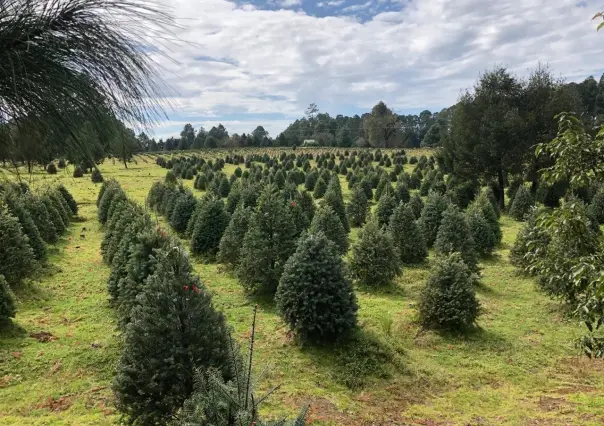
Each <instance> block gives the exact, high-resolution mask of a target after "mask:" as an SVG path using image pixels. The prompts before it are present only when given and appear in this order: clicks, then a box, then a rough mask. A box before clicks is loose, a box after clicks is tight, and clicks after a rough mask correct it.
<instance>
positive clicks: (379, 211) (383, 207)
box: [375, 191, 397, 226]
mask: <svg viewBox="0 0 604 426" xmlns="http://www.w3.org/2000/svg"><path fill="white" fill-rule="evenodd" d="M396 205H397V202H396V199H395V198H394V196H393V195H392V194H391V193H390V191H386V192H384V194H382V196H381V197H380V201H378V204H377V207H376V209H375V217H376V219H377V221H378V225H379V226H385V225H388V223H389V222H390V216H392V213H394V209H396Z"/></svg>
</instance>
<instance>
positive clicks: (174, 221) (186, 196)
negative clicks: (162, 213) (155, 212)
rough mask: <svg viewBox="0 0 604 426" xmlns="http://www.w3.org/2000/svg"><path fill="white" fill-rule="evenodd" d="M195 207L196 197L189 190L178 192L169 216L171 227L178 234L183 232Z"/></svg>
mask: <svg viewBox="0 0 604 426" xmlns="http://www.w3.org/2000/svg"><path fill="white" fill-rule="evenodd" d="M196 207H197V199H196V198H195V197H194V196H193V194H192V193H191V192H189V191H186V192H184V193H182V194H180V196H179V197H178V199H177V200H176V204H175V205H174V209H173V210H172V215H171V216H170V226H171V227H172V229H174V230H175V231H176V232H177V233H179V234H182V233H184V232H185V231H186V229H187V225H188V223H189V220H190V219H191V216H192V215H193V212H194V211H195V208H196Z"/></svg>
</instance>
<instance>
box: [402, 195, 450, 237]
mask: <svg viewBox="0 0 604 426" xmlns="http://www.w3.org/2000/svg"><path fill="white" fill-rule="evenodd" d="M411 202H412V203H413V199H412V200H411ZM450 204H451V203H450V202H449V200H448V199H447V198H446V197H445V196H444V195H441V194H438V193H435V192H431V193H430V194H429V195H428V199H427V200H426V204H425V205H424V208H423V210H422V214H421V216H420V218H419V221H418V225H419V227H420V229H421V231H422V234H423V235H424V240H425V241H426V246H427V247H428V248H430V247H432V246H433V245H434V241H436V236H437V235H438V228H440V222H441V221H442V218H443V213H444V212H445V210H447V207H449V205H450Z"/></svg>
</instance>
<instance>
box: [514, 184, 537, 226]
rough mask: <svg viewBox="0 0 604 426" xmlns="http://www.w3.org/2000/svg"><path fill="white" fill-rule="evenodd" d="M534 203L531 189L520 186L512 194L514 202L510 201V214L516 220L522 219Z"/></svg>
mask: <svg viewBox="0 0 604 426" xmlns="http://www.w3.org/2000/svg"><path fill="white" fill-rule="evenodd" d="M534 205H535V202H534V200H533V196H532V195H531V191H530V190H529V189H528V188H527V187H525V186H521V187H520V188H518V190H517V191H516V195H515V196H514V202H513V203H512V207H510V216H512V217H513V218H514V219H516V220H518V221H523V220H525V218H526V215H527V214H528V213H529V212H530V211H531V208H532V207H533V206H534Z"/></svg>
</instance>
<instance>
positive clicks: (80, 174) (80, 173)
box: [73, 165, 84, 178]
mask: <svg viewBox="0 0 604 426" xmlns="http://www.w3.org/2000/svg"><path fill="white" fill-rule="evenodd" d="M83 176H84V170H82V167H81V166H79V165H76V166H75V167H74V168H73V177H74V178H81V177H83Z"/></svg>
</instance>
